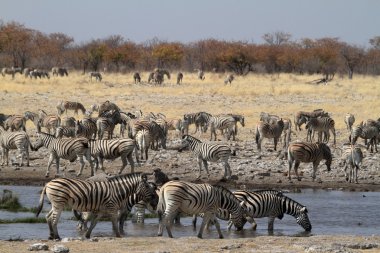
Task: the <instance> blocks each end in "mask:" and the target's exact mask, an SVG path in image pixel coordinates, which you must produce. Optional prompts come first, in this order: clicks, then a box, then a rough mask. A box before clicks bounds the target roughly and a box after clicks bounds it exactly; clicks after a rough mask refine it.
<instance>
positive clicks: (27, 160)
mask: <svg viewBox="0 0 380 253" xmlns="http://www.w3.org/2000/svg"><path fill="white" fill-rule="evenodd" d="M25 146H26V147H25V156H26V166H27V167H29V147H28V143H27V144H25Z"/></svg>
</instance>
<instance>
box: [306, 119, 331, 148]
mask: <svg viewBox="0 0 380 253" xmlns="http://www.w3.org/2000/svg"><path fill="white" fill-rule="evenodd" d="M305 128H306V129H307V130H308V134H307V138H306V141H310V142H312V141H313V140H314V133H315V132H318V141H319V142H322V134H323V133H324V134H325V138H324V140H323V142H328V141H329V139H330V131H331V132H332V134H333V136H334V145H335V144H336V134H335V121H334V120H333V119H332V118H330V117H320V118H310V119H309V120H308V121H307V123H306V126H305Z"/></svg>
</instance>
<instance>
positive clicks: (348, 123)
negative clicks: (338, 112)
mask: <svg viewBox="0 0 380 253" xmlns="http://www.w3.org/2000/svg"><path fill="white" fill-rule="evenodd" d="M344 123H345V124H346V126H347V130H350V131H351V130H352V125H353V124H354V123H355V116H354V115H353V114H351V113H347V114H346V115H345V116H344Z"/></svg>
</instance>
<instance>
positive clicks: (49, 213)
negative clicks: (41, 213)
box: [45, 209, 54, 240]
mask: <svg viewBox="0 0 380 253" xmlns="http://www.w3.org/2000/svg"><path fill="white" fill-rule="evenodd" d="M52 213H53V209H51V210H50V211H49V212H48V213H47V214H46V216H45V217H46V222H47V224H48V226H49V240H53V238H54V231H53V225H52V221H51V215H52Z"/></svg>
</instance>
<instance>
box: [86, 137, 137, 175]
mask: <svg viewBox="0 0 380 253" xmlns="http://www.w3.org/2000/svg"><path fill="white" fill-rule="evenodd" d="M88 145H89V148H90V154H91V156H92V157H94V158H95V172H96V171H97V169H98V167H99V168H100V169H101V170H103V171H104V166H103V160H104V159H107V160H110V159H111V160H114V159H116V158H119V157H120V158H121V161H122V166H121V168H120V170H119V174H121V173H122V172H123V170H124V169H125V167H127V165H128V162H129V163H130V165H131V173H133V172H134V169H135V162H134V161H133V158H132V155H133V151H134V150H135V148H136V143H135V140H132V139H129V138H120V139H112V140H89V141H88ZM136 160H137V162H139V160H138V157H137V154H136Z"/></svg>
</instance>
